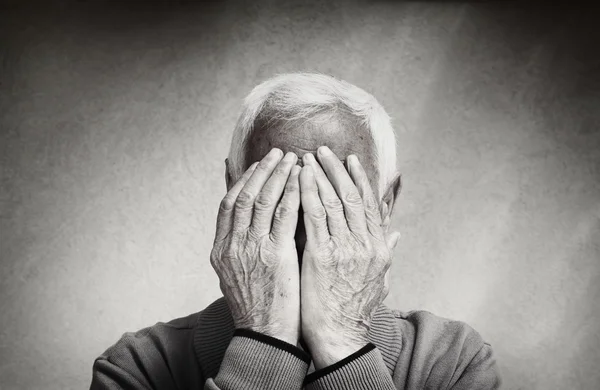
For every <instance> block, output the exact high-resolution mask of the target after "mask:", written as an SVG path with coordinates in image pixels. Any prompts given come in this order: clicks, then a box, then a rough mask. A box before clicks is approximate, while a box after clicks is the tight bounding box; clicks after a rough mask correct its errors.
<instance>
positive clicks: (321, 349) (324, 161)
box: [300, 147, 399, 369]
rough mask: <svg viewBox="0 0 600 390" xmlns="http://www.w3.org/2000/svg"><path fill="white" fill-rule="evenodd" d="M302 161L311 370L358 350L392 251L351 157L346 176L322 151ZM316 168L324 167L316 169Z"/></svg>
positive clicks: (383, 289) (384, 288)
mask: <svg viewBox="0 0 600 390" xmlns="http://www.w3.org/2000/svg"><path fill="white" fill-rule="evenodd" d="M317 156H318V158H319V163H320V164H319V163H318V162H317V161H316V160H315V158H314V157H313V155H312V154H307V155H305V156H304V159H303V160H304V165H305V166H304V168H302V172H301V173H300V192H301V201H302V207H303V209H304V216H303V217H304V225H305V227H306V233H307V241H306V246H305V249H304V254H303V266H302V273H301V301H302V306H301V310H302V334H303V337H304V340H305V341H306V343H307V345H308V347H309V349H310V350H311V352H313V359H314V361H315V367H316V368H317V369H318V368H321V367H325V366H328V365H330V364H333V363H335V362H337V361H339V360H341V359H343V358H344V357H346V356H348V355H350V354H352V353H354V352H356V351H357V350H359V349H360V348H362V347H364V346H365V345H366V344H367V343H368V342H369V341H368V331H369V326H370V321H371V318H372V315H373V314H374V312H375V310H376V309H377V308H378V307H379V305H381V303H382V302H383V300H384V299H385V297H386V296H387V294H388V290H389V288H388V283H386V278H387V277H388V276H387V275H388V272H387V271H388V269H389V267H390V265H391V250H392V249H393V247H394V246H395V245H396V242H397V239H398V237H399V236H398V235H397V234H392V235H390V236H387V237H386V234H385V231H384V230H383V228H382V218H381V215H380V212H379V208H378V203H377V201H376V199H375V195H374V193H373V191H372V189H371V186H370V184H369V180H368V177H367V174H366V172H365V170H364V169H363V167H362V166H361V165H360V163H359V161H358V159H357V158H356V156H354V155H351V156H348V159H347V162H348V168H349V169H348V171H349V172H346V169H345V168H344V166H343V165H342V163H341V162H340V161H339V159H338V158H337V157H336V156H335V155H334V154H333V153H332V152H331V150H330V149H329V148H327V147H321V148H319V150H318V153H317ZM321 167H322V168H321Z"/></svg>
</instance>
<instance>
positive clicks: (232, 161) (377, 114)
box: [228, 73, 396, 197]
mask: <svg viewBox="0 0 600 390" xmlns="http://www.w3.org/2000/svg"><path fill="white" fill-rule="evenodd" d="M340 108H341V109H343V110H345V111H346V112H348V113H350V115H351V116H352V117H354V118H355V119H356V120H358V121H359V123H361V124H362V125H364V126H365V127H366V128H367V129H368V130H369V133H370V135H371V137H372V139H373V141H374V145H375V151H374V152H375V154H376V155H375V158H376V161H377V163H378V167H379V183H378V188H377V189H375V188H374V190H378V194H379V197H382V196H383V192H384V190H385V188H386V186H387V185H388V184H389V182H390V180H392V178H393V177H394V175H395V173H396V137H395V133H394V129H393V128H392V125H391V120H390V117H389V115H388V114H387V113H386V112H385V110H384V108H383V107H382V106H381V104H379V102H377V100H376V99H375V97H373V95H371V94H369V93H367V92H365V91H363V90H362V89H360V88H358V87H356V86H354V85H352V84H350V83H347V82H345V81H341V80H337V79H335V78H333V77H331V76H327V75H324V74H319V73H291V74H283V75H278V76H275V77H273V78H271V79H269V80H267V81H265V82H263V83H261V84H259V85H258V86H256V87H255V88H254V89H253V90H252V91H251V92H250V94H249V95H248V96H247V97H246V98H245V99H244V103H243V105H242V112H241V114H240V116H239V119H238V121H237V124H236V126H235V130H234V132H233V137H232V140H231V148H230V150H229V157H228V159H229V173H230V174H231V177H232V178H233V179H234V181H237V180H238V179H239V178H240V177H241V176H242V174H243V173H244V171H245V170H246V167H245V166H244V165H245V161H246V154H247V153H246V152H247V150H246V147H247V141H248V138H249V136H250V134H251V133H252V130H253V128H254V125H255V121H256V120H257V118H258V117H259V116H260V115H261V114H263V113H264V111H265V110H268V116H269V117H271V118H273V119H283V120H312V119H314V118H315V116H317V115H318V114H335V113H336V112H338V110H339V109H340ZM300 157H301V156H300Z"/></svg>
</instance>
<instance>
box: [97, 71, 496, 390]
mask: <svg viewBox="0 0 600 390" xmlns="http://www.w3.org/2000/svg"><path fill="white" fill-rule="evenodd" d="M225 163H226V182H227V190H228V192H227V195H226V196H225V197H224V199H223V201H222V202H221V205H220V208H219V214H218V219H217V229H216V236H215V240H214V247H213V250H212V253H211V258H210V261H211V265H212V266H213V268H214V269H215V271H216V272H217V274H218V276H219V279H220V286H221V291H222V292H223V295H224V297H223V298H220V299H218V300H217V301H215V302H214V303H212V304H211V305H210V306H208V307H207V308H206V309H204V310H203V311H201V312H199V313H196V314H192V315H190V316H188V317H185V318H180V319H176V320H173V321H171V322H168V323H158V324H156V325H154V326H152V327H149V328H146V329H143V330H140V331H138V332H137V333H126V334H125V335H124V336H123V337H122V338H121V339H120V340H119V341H118V342H117V343H116V344H115V345H113V346H112V347H111V348H109V349H108V350H107V351H106V352H105V353H104V354H103V355H102V356H100V357H99V358H98V359H97V360H96V361H95V363H94V368H93V379H92V384H91V388H92V389H200V388H204V389H228V390H234V389H300V388H303V387H305V388H308V389H441V388H443V389H493V388H497V387H498V386H499V378H498V375H497V372H496V365H495V361H494V358H493V356H492V350H491V347H490V345H489V344H487V343H485V342H484V341H483V340H482V338H481V337H480V335H479V334H478V333H477V332H476V331H474V330H473V329H472V328H470V327H469V326H468V325H466V324H465V323H462V322H458V321H451V320H447V319H443V318H440V317H436V316H434V315H432V314H430V313H428V312H424V311H411V312H401V311H398V310H391V309H389V308H387V307H386V306H385V305H383V304H382V301H383V299H384V298H385V296H386V295H387V293H388V282H387V278H388V274H389V273H388V270H389V267H390V262H391V252H392V250H393V248H394V246H395V245H396V242H397V240H398V237H399V235H398V233H396V232H392V231H390V230H389V226H390V218H391V215H392V210H393V209H394V204H395V202H396V199H397V198H398V195H399V192H400V175H399V174H398V173H397V171H396V150H395V138H394V132H393V129H392V127H391V125H390V119H389V117H388V115H387V114H386V112H385V110H384V109H383V108H382V107H381V105H379V103H378V102H377V101H376V100H375V98H374V97H373V96H371V95H370V94H368V93H366V92H364V91H363V90H361V89H359V88H357V87H355V86H353V85H351V84H348V83H345V82H341V81H338V80H336V79H334V78H331V77H328V76H324V75H319V74H288V75H282V76H278V77H275V78H273V79H271V80H268V81H266V82H265V83H262V84H260V85H259V86H257V87H256V88H254V90H253V91H252V92H251V93H250V95H249V96H248V97H247V98H246V100H245V102H244V109H243V112H242V114H241V116H240V118H239V121H238V123H237V126H236V129H235V131H234V135H233V140H232V143H231V150H230V154H229V158H228V159H226V160H225Z"/></svg>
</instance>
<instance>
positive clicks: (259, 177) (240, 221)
mask: <svg viewBox="0 0 600 390" xmlns="http://www.w3.org/2000/svg"><path fill="white" fill-rule="evenodd" d="M282 157H283V152H282V151H281V150H279V149H277V148H274V149H271V151H270V152H269V153H267V155H266V156H265V157H264V158H263V159H262V160H261V161H260V162H259V163H258V165H257V166H256V168H255V169H254V173H253V174H252V176H250V179H248V181H247V182H246V185H244V187H243V188H242V190H241V191H240V193H239V195H238V197H237V199H236V201H235V211H234V216H233V231H237V232H247V231H248V228H249V227H250V223H251V222H252V214H253V213H254V200H255V199H256V196H257V195H258V194H259V192H260V190H261V189H262V188H263V186H264V185H265V183H266V181H267V180H268V179H269V176H271V172H273V170H274V169H275V167H276V166H277V164H278V163H279V161H280V160H281V158H282Z"/></svg>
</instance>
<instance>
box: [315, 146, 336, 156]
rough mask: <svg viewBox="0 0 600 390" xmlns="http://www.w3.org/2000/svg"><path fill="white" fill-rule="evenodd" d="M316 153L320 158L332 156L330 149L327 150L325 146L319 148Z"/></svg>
mask: <svg viewBox="0 0 600 390" xmlns="http://www.w3.org/2000/svg"><path fill="white" fill-rule="evenodd" d="M317 152H318V153H319V154H321V156H331V155H332V154H333V152H332V151H331V149H329V148H328V147H327V146H321V147H320V148H319V150H317Z"/></svg>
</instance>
